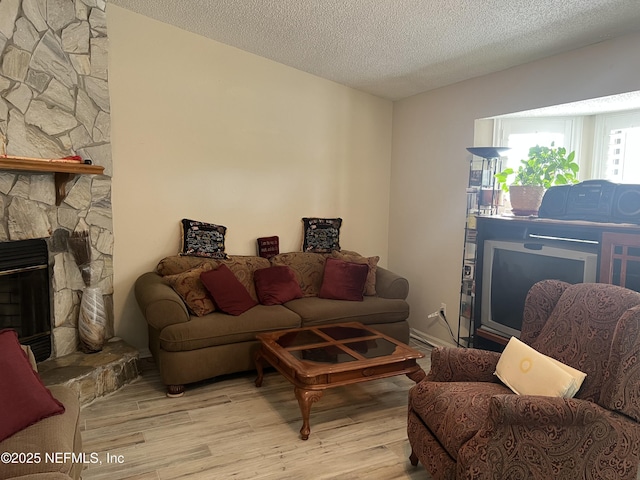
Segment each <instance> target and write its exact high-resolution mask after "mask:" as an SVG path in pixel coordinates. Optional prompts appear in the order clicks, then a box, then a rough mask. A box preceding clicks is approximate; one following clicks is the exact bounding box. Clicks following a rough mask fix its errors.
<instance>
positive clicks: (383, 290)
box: [376, 267, 409, 300]
mask: <svg viewBox="0 0 640 480" xmlns="http://www.w3.org/2000/svg"><path fill="white" fill-rule="evenodd" d="M376 295H378V296H379V297H382V298H399V299H400V300H406V298H407V296H408V295H409V282H408V281H407V279H406V278H404V277H401V276H400V275H398V274H397V273H393V272H392V271H390V270H387V269H386V268H382V267H378V268H377V269H376Z"/></svg>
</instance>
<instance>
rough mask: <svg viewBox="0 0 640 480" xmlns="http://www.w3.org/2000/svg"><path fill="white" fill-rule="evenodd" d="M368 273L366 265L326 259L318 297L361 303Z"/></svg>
mask: <svg viewBox="0 0 640 480" xmlns="http://www.w3.org/2000/svg"><path fill="white" fill-rule="evenodd" d="M368 273H369V266H368V265H367V264H360V263H352V262H345V261H344V260H338V259H337V258H327V261H326V263H325V266H324V276H323V277H322V286H321V287H320V292H319V293H318V297H320V298H332V299H335V300H353V301H360V302H361V301H362V294H363V292H364V284H365V282H366V281H367V274H368Z"/></svg>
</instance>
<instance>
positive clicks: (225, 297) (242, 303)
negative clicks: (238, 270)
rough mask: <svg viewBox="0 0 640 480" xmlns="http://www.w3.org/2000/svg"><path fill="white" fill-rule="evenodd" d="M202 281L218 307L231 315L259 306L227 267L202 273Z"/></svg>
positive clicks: (223, 266) (222, 266)
mask: <svg viewBox="0 0 640 480" xmlns="http://www.w3.org/2000/svg"><path fill="white" fill-rule="evenodd" d="M200 281H201V282H202V283H203V284H204V286H205V287H206V288H207V290H209V293H210V294H211V296H212V297H213V301H214V302H215V303H216V306H217V307H218V308H219V309H220V310H222V311H223V312H225V313H228V314H229V315H240V314H242V313H244V312H246V311H247V310H249V309H250V308H252V307H255V306H256V305H257V304H258V302H256V301H255V300H254V299H253V298H251V295H249V292H247V289H246V288H245V287H244V285H242V283H240V280H238V278H237V277H236V276H235V275H234V274H233V272H232V271H231V270H229V267H227V266H226V265H220V266H219V267H218V268H216V269H215V270H209V271H208V272H203V273H201V274H200Z"/></svg>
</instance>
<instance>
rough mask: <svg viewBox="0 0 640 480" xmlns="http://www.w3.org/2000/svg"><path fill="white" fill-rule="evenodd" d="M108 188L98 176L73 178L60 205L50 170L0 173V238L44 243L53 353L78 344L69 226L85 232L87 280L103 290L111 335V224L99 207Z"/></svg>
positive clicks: (77, 290)
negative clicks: (89, 252) (87, 241)
mask: <svg viewBox="0 0 640 480" xmlns="http://www.w3.org/2000/svg"><path fill="white" fill-rule="evenodd" d="M9 186H10V187H9ZM3 187H4V188H3ZM109 187H110V182H109V181H108V179H106V178H104V177H103V176H95V178H85V177H79V178H78V179H77V180H76V182H75V184H74V185H73V186H72V187H71V188H70V189H69V193H68V196H67V198H66V200H65V202H64V205H62V206H61V207H56V206H55V201H54V199H53V196H54V192H55V190H54V185H53V175H51V174H44V175H38V174H24V173H21V174H11V173H7V172H0V208H2V209H3V210H4V215H2V217H1V218H0V241H13V240H26V239H32V238H43V239H45V241H46V243H47V247H48V251H49V254H48V255H49V269H50V272H51V279H50V297H51V299H52V302H51V312H52V315H51V317H52V318H51V324H52V342H53V345H52V357H53V358H57V357H62V356H65V355H68V354H70V353H73V352H75V351H76V350H77V346H78V332H77V323H78V309H79V304H80V299H81V295H82V289H83V287H84V282H83V280H82V276H81V274H80V270H79V269H78V267H77V265H76V263H75V261H74V258H73V256H72V254H71V253H70V252H69V250H68V247H67V238H68V237H69V235H70V234H71V232H73V231H82V230H86V231H88V232H89V235H90V239H91V248H92V262H91V270H92V278H93V280H92V284H93V285H96V286H98V287H100V288H101V290H102V292H103V294H104V298H105V304H106V306H107V312H108V319H109V323H108V327H107V338H110V337H112V336H113V308H112V305H113V301H112V297H113V285H112V278H113V267H112V256H111V253H112V244H113V238H112V234H111V232H110V230H108V229H107V228H104V227H108V226H110V223H111V222H110V220H111V217H110V213H109V214H108V215H107V214H106V213H105V211H104V210H105V206H109V205H110V201H109V191H110V188H109ZM100 192H102V194H101V193H100ZM47 197H48V200H47ZM35 199H39V200H45V201H44V202H43V201H38V200H35ZM72 205H75V206H76V208H72V207H71V206H72ZM78 207H80V208H78ZM92 207H93V208H92ZM87 217H88V218H87ZM87 222H90V223H87ZM101 223H102V226H101Z"/></svg>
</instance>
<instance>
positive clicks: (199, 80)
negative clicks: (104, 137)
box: [107, 5, 392, 349]
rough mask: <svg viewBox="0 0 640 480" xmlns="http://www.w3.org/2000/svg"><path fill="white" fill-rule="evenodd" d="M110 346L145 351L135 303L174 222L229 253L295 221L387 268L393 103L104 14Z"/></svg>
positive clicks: (126, 15) (119, 14)
mask: <svg viewBox="0 0 640 480" xmlns="http://www.w3.org/2000/svg"><path fill="white" fill-rule="evenodd" d="M107 21H108V29H109V41H110V49H109V52H110V64H109V88H110V92H111V111H112V131H111V133H112V147H113V199H112V200H113V223H114V235H115V245H114V302H115V323H116V325H115V327H116V334H117V335H120V336H122V337H123V338H124V339H125V340H127V341H128V342H129V343H131V344H133V345H134V346H136V347H138V348H141V349H144V348H146V346H147V345H146V342H147V339H146V324H145V323H144V320H143V319H142V316H141V314H140V313H139V311H138V308H137V305H136V303H135V299H134V296H133V283H134V281H135V279H136V278H137V277H138V275H140V274H141V273H143V272H145V271H149V270H151V269H153V268H154V267H155V265H156V264H157V262H158V261H159V260H160V259H161V258H163V257H165V256H167V255H172V254H176V253H177V252H178V249H179V232H180V230H179V221H180V219H182V218H192V219H196V220H202V221H208V222H213V223H218V224H221V225H225V226H227V228H228V231H227V252H229V253H232V254H254V253H255V242H256V238H258V237H261V236H270V235H279V236H280V241H281V251H294V250H300V245H301V239H302V222H301V218H302V217H304V216H323V217H334V216H339V217H342V218H343V227H342V230H341V244H342V246H343V247H344V248H347V249H352V250H357V251H359V252H361V253H362V254H365V255H380V256H381V264H382V265H386V264H387V255H388V253H387V251H388V238H387V232H388V219H389V175H390V168H391V166H390V161H391V131H392V129H391V120H392V103H391V102H389V101H386V100H382V99H380V98H377V97H374V96H371V95H368V94H364V93H360V92H358V91H356V90H353V89H349V88H346V87H344V86H341V85H338V84H336V83H333V82H329V81H326V80H323V79H320V78H318V77H315V76H312V75H308V74H306V73H302V72H300V71H298V70H294V69H292V68H289V67H286V66H284V65H282V64H279V63H275V62H272V61H269V60H266V59H263V58H260V57H257V56H255V55H252V54H249V53H246V52H243V51H240V50H238V49H235V48H231V47H228V46H226V45H223V44H220V43H216V42H213V41H211V40H207V39H205V38H203V37H199V36H197V35H193V34H191V33H187V32H185V31H182V30H179V29H176V28H174V27H171V26H168V25H165V24H162V23H159V22H156V21H153V20H151V19H148V18H146V17H143V16H139V15H137V14H134V13H132V12H130V11H128V10H125V9H122V8H119V7H116V6H113V5H109V6H108V8H107Z"/></svg>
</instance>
